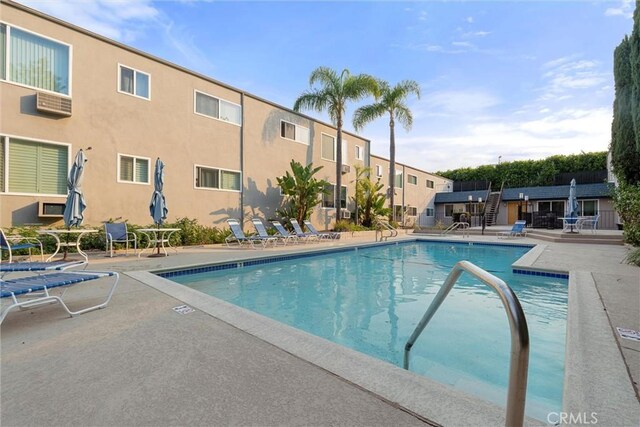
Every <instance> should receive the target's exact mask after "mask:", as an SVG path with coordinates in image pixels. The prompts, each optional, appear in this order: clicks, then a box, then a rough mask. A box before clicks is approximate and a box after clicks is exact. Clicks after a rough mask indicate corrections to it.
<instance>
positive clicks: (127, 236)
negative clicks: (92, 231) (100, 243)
mask: <svg viewBox="0 0 640 427" xmlns="http://www.w3.org/2000/svg"><path fill="white" fill-rule="evenodd" d="M104 234H105V238H106V249H105V250H107V251H108V252H109V256H110V257H111V258H113V244H114V243H124V244H125V252H124V253H125V255H127V254H128V253H129V242H133V254H134V255H135V254H136V253H137V252H138V238H137V236H136V233H133V232H131V231H127V223H125V222H106V223H105V224H104Z"/></svg>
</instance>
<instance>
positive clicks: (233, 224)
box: [224, 218, 265, 249]
mask: <svg viewBox="0 0 640 427" xmlns="http://www.w3.org/2000/svg"><path fill="white" fill-rule="evenodd" d="M227 224H229V228H230V229H231V235H229V236H227V238H226V239H224V243H225V244H226V245H227V246H231V244H232V243H237V244H238V246H240V247H242V245H244V244H245V243H247V244H249V245H251V247H252V248H253V249H255V248H256V246H255V244H256V242H258V243H260V244H261V245H262V247H263V248H264V247H265V242H264V241H263V240H262V239H261V238H260V237H258V236H247V235H245V234H244V231H242V226H241V225H240V222H239V221H238V220H237V219H233V218H229V219H228V220H227Z"/></svg>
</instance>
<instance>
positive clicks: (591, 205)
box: [578, 200, 598, 216]
mask: <svg viewBox="0 0 640 427" xmlns="http://www.w3.org/2000/svg"><path fill="white" fill-rule="evenodd" d="M578 210H579V211H580V215H581V216H595V215H598V201H597V200H578Z"/></svg>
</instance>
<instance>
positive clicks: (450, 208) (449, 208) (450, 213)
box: [444, 205, 453, 217]
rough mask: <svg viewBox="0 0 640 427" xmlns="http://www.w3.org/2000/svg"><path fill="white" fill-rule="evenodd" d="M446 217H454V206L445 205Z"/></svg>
mask: <svg viewBox="0 0 640 427" xmlns="http://www.w3.org/2000/svg"><path fill="white" fill-rule="evenodd" d="M444 216H448V217H451V216H453V205H444Z"/></svg>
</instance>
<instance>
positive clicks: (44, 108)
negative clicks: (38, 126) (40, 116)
mask: <svg viewBox="0 0 640 427" xmlns="http://www.w3.org/2000/svg"><path fill="white" fill-rule="evenodd" d="M36 108H37V110H38V111H41V112H44V113H49V114H57V115H60V116H71V98H65V97H63V96H58V95H53V94H51V93H45V92H38V93H37V94H36Z"/></svg>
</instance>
